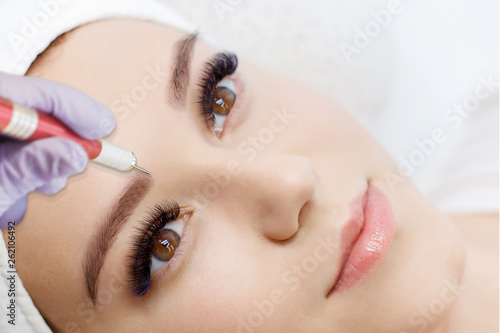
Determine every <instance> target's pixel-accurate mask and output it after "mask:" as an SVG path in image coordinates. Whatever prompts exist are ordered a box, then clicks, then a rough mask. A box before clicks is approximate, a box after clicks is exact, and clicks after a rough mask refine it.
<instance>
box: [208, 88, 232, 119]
mask: <svg viewBox="0 0 500 333" xmlns="http://www.w3.org/2000/svg"><path fill="white" fill-rule="evenodd" d="M235 100H236V94H235V93H234V91H232V90H231V89H229V88H226V87H217V89H215V94H214V105H213V108H214V112H215V113H218V114H220V115H227V114H228V113H229V111H231V109H232V108H233V105H234V101H235Z"/></svg>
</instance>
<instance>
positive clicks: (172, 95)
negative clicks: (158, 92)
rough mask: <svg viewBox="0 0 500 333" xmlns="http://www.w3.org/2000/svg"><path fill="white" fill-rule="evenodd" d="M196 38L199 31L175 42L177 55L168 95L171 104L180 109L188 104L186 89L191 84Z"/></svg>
mask: <svg viewBox="0 0 500 333" xmlns="http://www.w3.org/2000/svg"><path fill="white" fill-rule="evenodd" d="M196 38H197V33H193V34H191V35H189V36H188V37H186V38H184V39H181V40H179V41H178V42H177V43H175V48H176V55H175V59H174V68H173V71H172V76H171V77H170V85H169V88H168V96H169V101H170V104H171V105H172V106H173V107H175V108H178V109H179V108H181V107H183V106H184V105H185V104H186V89H187V86H188V85H189V71H190V64H191V58H192V57H193V51H194V44H195V42H196Z"/></svg>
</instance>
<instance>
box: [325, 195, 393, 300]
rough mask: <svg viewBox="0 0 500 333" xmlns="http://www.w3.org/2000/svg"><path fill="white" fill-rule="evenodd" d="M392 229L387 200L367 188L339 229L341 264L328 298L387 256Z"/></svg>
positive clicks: (355, 281) (352, 282) (363, 274)
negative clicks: (342, 257) (340, 232)
mask: <svg viewBox="0 0 500 333" xmlns="http://www.w3.org/2000/svg"><path fill="white" fill-rule="evenodd" d="M395 228H396V226H395V223H394V217H393V215H392V209H391V205H390V203H389V199H388V198H387V196H386V195H385V194H384V193H383V192H382V191H381V190H379V189H378V188H376V187H374V186H372V185H369V186H368V188H367V190H366V192H365V193H364V194H363V195H362V196H360V197H359V198H358V199H357V200H356V201H355V202H353V206H352V218H351V219H349V221H348V223H347V224H346V226H345V227H344V229H343V230H342V245H343V247H342V248H343V249H344V264H343V266H342V269H341V272H340V275H339V277H338V279H337V281H336V282H335V284H334V286H333V288H332V290H330V292H329V293H328V296H330V295H331V294H333V293H336V292H340V291H343V290H346V289H349V288H351V287H352V286H354V285H355V284H356V283H357V282H358V281H359V280H361V279H362V278H363V277H364V276H366V275H367V274H368V273H369V272H370V271H371V270H372V269H373V268H375V266H376V265H377V264H378V263H379V262H380V261H381V260H382V259H383V257H384V255H385V254H386V253H387V251H388V249H389V245H390V243H391V240H392V237H393V235H394V231H395Z"/></svg>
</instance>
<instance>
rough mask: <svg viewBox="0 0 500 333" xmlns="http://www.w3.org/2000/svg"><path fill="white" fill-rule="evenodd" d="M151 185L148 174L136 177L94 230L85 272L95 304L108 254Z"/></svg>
mask: <svg viewBox="0 0 500 333" xmlns="http://www.w3.org/2000/svg"><path fill="white" fill-rule="evenodd" d="M151 186H152V181H151V180H150V179H149V177H147V176H142V175H140V176H137V177H136V178H134V179H133V180H132V181H131V182H130V184H129V186H128V187H127V188H126V190H125V193H124V194H123V195H122V196H121V198H120V199H119V200H118V201H117V202H116V203H115V205H114V206H113V208H112V209H111V213H110V214H109V215H108V217H107V218H106V219H105V220H104V222H103V223H102V224H100V225H99V227H98V229H97V230H96V231H95V232H94V234H93V235H92V238H91V239H90V241H89V243H88V245H87V253H86V254H85V257H84V260H83V274H84V276H85V282H86V287H87V295H88V296H89V298H90V300H91V301H92V304H93V305H94V306H95V305H96V298H97V287H98V280H99V273H100V272H101V268H102V266H103V264H104V259H105V258H106V254H107V252H108V250H109V248H110V247H111V245H112V244H113V242H114V240H115V239H116V236H117V235H118V233H119V232H120V231H121V230H122V228H123V226H124V225H125V224H126V223H127V222H128V221H129V219H130V216H131V215H132V213H133V212H134V210H135V208H136V207H137V206H138V205H139V203H140V202H141V201H142V199H144V197H145V196H146V194H147V193H148V191H149V189H150V188H151Z"/></svg>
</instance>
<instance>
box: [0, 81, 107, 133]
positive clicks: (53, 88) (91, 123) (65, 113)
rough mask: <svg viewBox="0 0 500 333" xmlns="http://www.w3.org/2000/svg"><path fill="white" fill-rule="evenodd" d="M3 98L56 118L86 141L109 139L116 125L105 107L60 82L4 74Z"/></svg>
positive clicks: (1, 82)
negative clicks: (106, 137) (107, 137)
mask: <svg viewBox="0 0 500 333" xmlns="http://www.w3.org/2000/svg"><path fill="white" fill-rule="evenodd" d="M0 97H4V98H7V99H9V100H11V101H13V102H16V103H18V104H21V105H23V106H26V107H29V108H35V109H37V110H39V111H42V112H45V113H48V114H50V115H53V116H54V117H55V118H57V119H59V120H60V121H61V122H63V123H64V124H66V125H67V126H68V127H70V128H71V129H72V130H73V131H74V132H75V133H77V134H78V135H80V136H81V137H83V138H86V139H90V140H97V139H100V138H102V137H105V136H108V135H109V134H110V133H111V132H112V131H113V130H114V129H115V126H116V120H115V118H114V117H113V115H112V114H111V112H110V111H109V110H108V109H107V108H106V107H105V106H104V105H102V104H101V103H99V102H97V101H95V100H94V99H93V98H91V97H90V96H88V95H86V94H84V93H83V92H81V91H79V90H77V89H74V88H72V87H70V86H67V85H65V84H62V83H58V82H54V81H49V80H44V79H39V78H35V77H28V76H19V75H11V74H5V73H0Z"/></svg>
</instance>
